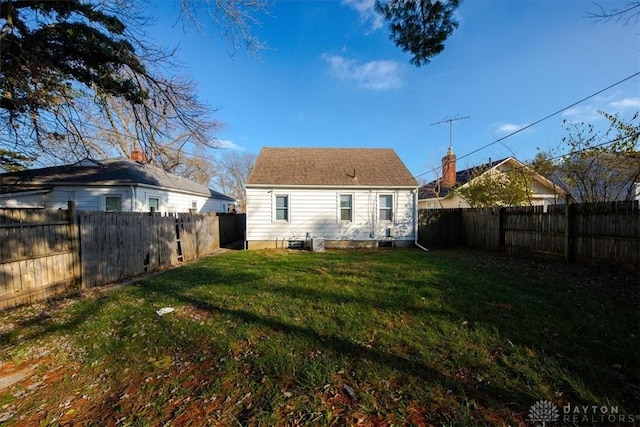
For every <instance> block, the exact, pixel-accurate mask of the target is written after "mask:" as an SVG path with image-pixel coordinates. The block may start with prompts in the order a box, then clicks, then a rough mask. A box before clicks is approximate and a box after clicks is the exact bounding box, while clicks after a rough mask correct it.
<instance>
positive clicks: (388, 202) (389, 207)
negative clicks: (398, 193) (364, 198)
mask: <svg viewBox="0 0 640 427" xmlns="http://www.w3.org/2000/svg"><path fill="white" fill-rule="evenodd" d="M379 200H380V203H379V204H378V206H379V208H380V215H379V218H380V221H392V220H393V196H392V195H390V194H384V195H381V196H380V199H379Z"/></svg>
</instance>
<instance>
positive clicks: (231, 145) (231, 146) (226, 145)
mask: <svg viewBox="0 0 640 427" xmlns="http://www.w3.org/2000/svg"><path fill="white" fill-rule="evenodd" d="M216 143H217V147H218V148H221V149H225V150H243V148H242V147H240V146H239V145H237V144H236V143H235V142H233V141H229V140H228V139H216Z"/></svg>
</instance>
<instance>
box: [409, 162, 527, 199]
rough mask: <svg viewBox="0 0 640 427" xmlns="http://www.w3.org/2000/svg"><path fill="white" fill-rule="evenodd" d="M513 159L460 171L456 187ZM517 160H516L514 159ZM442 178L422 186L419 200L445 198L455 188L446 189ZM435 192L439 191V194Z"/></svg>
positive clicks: (457, 173)
mask: <svg viewBox="0 0 640 427" xmlns="http://www.w3.org/2000/svg"><path fill="white" fill-rule="evenodd" d="M511 158H512V157H505V158H504V159H500V160H495V161H491V160H490V161H489V162H487V163H484V164H482V165H479V166H474V167H472V168H468V169H463V170H460V171H456V184H455V185H454V187H460V186H461V185H464V184H466V183H467V182H469V181H471V178H473V177H474V176H475V174H476V172H477V171H479V170H480V171H484V172H486V171H488V170H489V169H492V168H494V167H497V166H499V165H501V164H503V163H504V162H506V161H507V160H509V159H511ZM514 160H515V159H514ZM516 161H517V160H516ZM518 163H519V162H518ZM440 180H441V178H438V179H436V180H433V181H431V182H429V183H427V184H425V185H422V186H420V188H419V189H418V199H432V198H441V199H442V198H444V197H447V195H448V194H449V193H450V192H451V191H452V190H453V188H454V187H445V186H443V185H439V184H440ZM435 190H438V191H437V192H436V191H435Z"/></svg>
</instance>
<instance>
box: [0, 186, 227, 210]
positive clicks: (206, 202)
mask: <svg viewBox="0 0 640 427" xmlns="http://www.w3.org/2000/svg"><path fill="white" fill-rule="evenodd" d="M111 195H119V196H121V197H122V210H123V211H124V212H149V210H150V209H149V198H155V199H158V201H159V208H158V212H161V213H175V212H189V210H190V209H191V204H192V202H196V205H197V208H196V211H197V212H198V213H208V212H226V204H225V205H224V206H223V202H222V201H221V200H219V199H211V198H208V197H204V196H199V195H192V194H184V193H176V192H171V191H168V190H164V189H157V188H152V187H144V186H96V187H73V186H58V187H55V188H54V189H53V190H52V191H50V192H49V193H45V194H24V195H16V196H15V197H8V195H4V196H5V197H3V198H0V207H37V208H47V209H66V208H67V202H68V201H69V200H73V201H75V203H76V209H77V210H79V211H104V210H105V208H106V206H105V197H106V196H111ZM225 203H228V202H225Z"/></svg>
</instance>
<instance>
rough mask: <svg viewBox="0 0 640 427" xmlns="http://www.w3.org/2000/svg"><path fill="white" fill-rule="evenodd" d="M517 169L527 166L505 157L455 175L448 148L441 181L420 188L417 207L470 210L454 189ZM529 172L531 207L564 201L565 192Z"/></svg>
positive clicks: (454, 160)
mask: <svg viewBox="0 0 640 427" xmlns="http://www.w3.org/2000/svg"><path fill="white" fill-rule="evenodd" d="M520 168H527V166H526V165H525V164H524V163H522V162H520V161H519V160H517V159H515V158H513V157H507V158H505V159H501V160H498V161H493V162H489V163H486V164H484V165H480V166H476V167H473V168H469V169H464V170H459V171H458V170H456V156H455V154H453V151H452V150H451V148H449V151H448V152H447V155H446V156H444V157H443V158H442V177H441V178H439V179H437V180H434V181H432V182H430V183H428V184H425V185H423V186H421V187H420V190H419V195H418V199H419V200H418V206H419V208H420V209H443V208H468V207H470V205H469V203H467V201H466V200H464V199H463V198H462V197H461V196H460V195H459V194H458V193H457V192H455V191H453V190H454V189H455V188H461V187H464V186H466V185H467V184H468V183H469V182H471V181H473V180H474V179H477V178H478V177H479V176H483V175H485V174H489V175H491V174H496V173H503V172H507V171H509V170H512V169H520ZM527 169H528V168H527ZM479 170H480V171H483V172H482V174H480V175H478V174H477V171H479ZM529 171H530V172H531V174H532V178H533V180H532V185H531V193H530V194H531V196H530V203H531V205H533V206H544V205H553V204H557V203H560V202H563V201H564V198H565V195H566V194H567V193H566V191H565V190H563V189H562V188H560V187H559V186H557V185H556V184H554V183H553V182H551V181H550V180H549V179H547V178H545V177H544V176H542V175H540V174H538V173H535V172H533V171H531V170H529Z"/></svg>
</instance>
